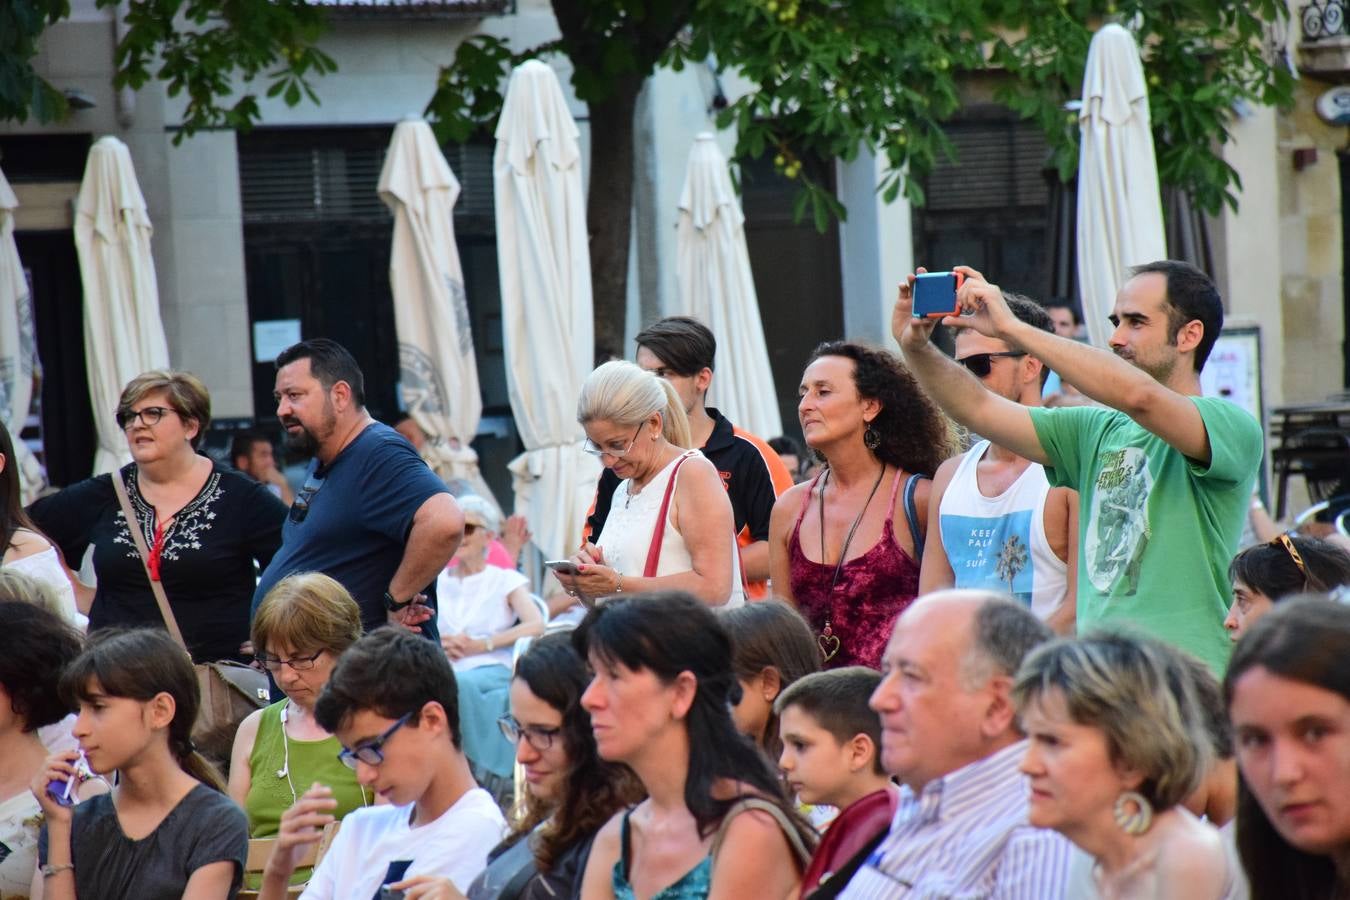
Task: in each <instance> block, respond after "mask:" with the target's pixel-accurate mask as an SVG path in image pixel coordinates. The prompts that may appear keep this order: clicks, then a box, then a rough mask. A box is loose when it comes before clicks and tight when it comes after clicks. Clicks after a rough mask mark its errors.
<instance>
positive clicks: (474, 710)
mask: <svg viewBox="0 0 1350 900" xmlns="http://www.w3.org/2000/svg"><path fill="white" fill-rule="evenodd" d="M459 508H460V512H462V513H463V514H464V539H463V540H462V541H460V544H459V547H458V548H457V549H456V550H455V555H454V557H453V558H452V560H451V563H452V568H448V569H446V570H445V571H443V572H441V574H440V575H438V576H437V578H436V597H437V601H438V606H439V612H438V614H437V615H438V619H437V630H438V631H439V632H440V635H441V646H442V647H444V648H445V655H446V656H447V657H449V659H450V665H451V666H452V667H454V670H455V683H456V685H457V686H458V688H459V727H460V731H461V732H462V734H463V736H464V755H465V756H467V757H469V762H470V763H472V764H473V769H474V778H476V779H477V781H478V783H479V784H480V785H482V786H483V787H485V788H487V789H488V791H489V792H491V793H492V794H494V795H495V796H498V797H503V796H504V797H509V796H510V788H511V757H512V751H513V748H512V747H511V746H510V744H508V743H507V742H506V741H503V740H502V735H501V730H500V729H499V728H498V727H497V720H498V719H499V718H501V717H502V714H504V713H505V712H506V710H507V691H508V689H509V687H510V684H511V648H512V646H513V645H514V644H515V642H516V639H517V638H522V637H532V636H534V635H536V634H539V633H540V632H541V631H543V627H544V621H543V616H542V615H541V614H540V612H539V608H538V607H536V606H535V605H534V602H533V601H531V599H530V593H529V583H530V582H529V579H528V578H526V577H525V576H524V575H522V574H520V573H519V572H517V571H516V570H515V569H503V568H501V567H500V566H494V565H490V564H489V563H488V561H487V560H488V549H489V546H490V545H491V543H492V539H493V538H494V537H495V536H496V535H497V533H498V532H499V531H500V530H501V515H500V514H499V513H498V512H497V510H496V509H495V508H494V507H493V506H492V504H491V503H489V502H487V501H486V500H484V499H483V498H482V497H477V496H472V495H470V496H467V497H460V498H459Z"/></svg>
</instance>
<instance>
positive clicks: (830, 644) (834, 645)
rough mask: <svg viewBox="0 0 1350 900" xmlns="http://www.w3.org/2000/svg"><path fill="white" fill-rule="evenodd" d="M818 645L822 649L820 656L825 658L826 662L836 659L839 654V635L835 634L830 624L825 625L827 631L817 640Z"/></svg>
mask: <svg viewBox="0 0 1350 900" xmlns="http://www.w3.org/2000/svg"><path fill="white" fill-rule="evenodd" d="M816 644H817V645H819V647H820V655H821V656H823V657H825V662H829V661H830V660H832V659H834V657H835V654H837V653H838V652H839V635H837V634H835V633H834V631H833V629H831V628H830V623H829V622H826V623H825V629H824V630H823V631H822V632H821V633H820V637H818V638H816Z"/></svg>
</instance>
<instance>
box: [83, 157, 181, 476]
mask: <svg viewBox="0 0 1350 900" xmlns="http://www.w3.org/2000/svg"><path fill="white" fill-rule="evenodd" d="M150 235H151V228H150V216H149V215H148V214H147V212H146V208H145V198H144V197H143V196H142V195H141V188H140V185H139V184H138V183H137V182H136V172H135V170H134V169H133V168H132V165H131V154H130V153H129V152H128V151H127V145H126V144H124V143H122V142H121V141H119V140H118V139H117V138H115V137H104V138H100V139H99V140H97V141H96V142H95V143H94V146H93V148H92V149H90V151H89V159H88V161H87V162H86V163H85V167H84V180H83V181H82V182H81V183H80V195H79V199H78V200H77V201H76V211H75V249H76V250H77V251H78V252H79V256H80V280H81V282H82V283H83V286H84V355H85V364H86V365H87V366H88V368H89V397H90V399H91V400H92V401H93V407H94V426H95V431H96V434H97V437H98V451H97V453H96V455H95V457H94V474H96V475H97V474H101V473H103V472H111V471H112V470H113V469H114V468H117V467H118V466H121V465H123V464H125V463H127V462H130V461H131V455H130V453H129V452H128V451H127V444H126V439H125V438H124V437H123V435H122V429H120V428H118V427H117V421H116V419H115V414H116V411H117V400H118V398H119V397H120V396H121V395H122V388H123V387H125V386H126V383H127V382H128V381H130V380H131V379H133V378H135V377H136V376H137V375H140V374H141V373H142V372H146V371H149V370H150V369H164V368H168V365H169V348H168V344H167V343H166V342H165V340H164V324H163V322H162V320H161V319H160V315H159V287H158V283H157V282H156V280H155V264H154V260H153V259H151V256H150Z"/></svg>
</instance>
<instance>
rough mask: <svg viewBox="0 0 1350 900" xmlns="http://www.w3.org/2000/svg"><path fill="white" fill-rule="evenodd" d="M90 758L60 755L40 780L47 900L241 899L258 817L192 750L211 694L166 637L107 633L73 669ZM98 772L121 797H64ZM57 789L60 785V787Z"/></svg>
mask: <svg viewBox="0 0 1350 900" xmlns="http://www.w3.org/2000/svg"><path fill="white" fill-rule="evenodd" d="M60 693H61V696H62V698H63V699H64V700H65V701H66V703H67V704H69V705H70V706H78V708H79V715H78V717H77V718H76V721H75V737H76V738H77V739H78V740H79V742H80V752H79V753H76V752H74V751H71V752H66V753H58V754H55V755H53V756H50V757H48V759H47V763H46V766H45V769H44V771H43V772H42V773H41V774H39V775H38V777H37V778H36V779H34V780H33V782H32V791H33V794H34V795H35V796H36V797H37V799H38V803H39V804H41V806H42V812H43V814H44V815H45V816H46V819H47V823H46V826H45V828H44V832H43V837H42V840H41V842H40V845H39V862H40V863H41V864H42V865H41V873H42V882H43V894H42V896H43V897H44V898H46V900H67V898H73V897H77V896H79V897H85V898H94V897H96V898H99V900H158V898H169V897H174V898H178V897H192V898H193V900H207V898H225V897H233V896H234V894H235V892H236V891H238V889H239V884H240V881H241V878H242V875H243V869H244V860H245V857H246V856H247V854H248V820H247V819H246V818H245V816H244V813H243V811H242V810H240V809H239V807H237V806H235V805H234V803H233V802H231V801H230V799H229V798H228V797H226V796H225V793H224V791H225V786H224V784H223V783H222V782H221V780H220V776H219V774H217V773H216V772H215V770H214V769H212V768H211V766H210V764H209V763H207V762H206V760H205V759H203V758H202V757H201V756H200V755H199V754H198V753H197V752H196V749H195V748H194V747H193V745H192V740H191V738H190V737H189V735H190V732H191V730H192V723H193V721H194V720H195V719H196V718H197V708H198V705H199V703H200V695H199V692H198V687H197V679H196V676H195V674H194V672H193V669H192V663H191V661H190V660H189V659H188V657H187V654H185V653H184V652H183V650H182V648H180V647H179V646H178V645H177V644H176V643H174V641H173V639H172V638H171V637H169V635H168V634H167V633H166V632H164V631H160V630H153V629H138V630H134V631H107V632H103V633H101V634H99V635H97V636H95V637H94V638H93V639H92V640H91V642H90V644H89V646H88V647H87V648H86V649H85V650H84V652H83V653H81V654H80V655H79V656H78V657H76V658H75V659H74V661H72V662H71V663H70V665H69V666H67V667H66V670H65V672H64V673H63V674H62V676H61V682H60ZM80 756H83V758H84V762H85V764H86V765H87V767H88V770H89V771H92V772H94V773H96V774H99V775H106V774H110V773H112V772H114V771H115V772H116V773H117V786H116V787H115V788H114V789H113V791H112V793H111V794H105V795H102V796H98V797H94V798H93V799H92V800H89V801H87V802H85V803H81V804H80V805H79V806H76V807H74V808H72V807H69V806H64V805H62V804H61V803H60V802H58V800H57V799H56V797H58V796H60V790H59V786H60V785H61V783H63V782H66V781H68V780H70V779H78V777H79V776H78V774H77V773H78V769H77V766H76V761H77V758H78V757H80ZM53 782H55V783H56V785H57V787H58V790H57V791H55V792H53V791H51V790H50V789H49V786H50V785H52V783H53Z"/></svg>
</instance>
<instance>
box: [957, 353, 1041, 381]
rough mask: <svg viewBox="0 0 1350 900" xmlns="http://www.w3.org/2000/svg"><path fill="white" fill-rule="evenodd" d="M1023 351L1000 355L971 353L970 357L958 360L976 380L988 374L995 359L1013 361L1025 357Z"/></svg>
mask: <svg viewBox="0 0 1350 900" xmlns="http://www.w3.org/2000/svg"><path fill="white" fill-rule="evenodd" d="M1026 355H1027V354H1026V351H1025V350H1004V351H1002V352H1000V353H972V354H971V355H970V356H967V357H964V358H962V359H958V360H957V362H959V363H960V364H961V365H963V366H965V367H966V368H967V369H969V370H970V374H972V375H974V376H975V377H976V378H983V377H984V376H986V375H988V374H989V370H990V369H992V368H993V367H994V363H993V360H995V359H1003V358H1008V359H1013V358H1016V357H1018V356H1026Z"/></svg>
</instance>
